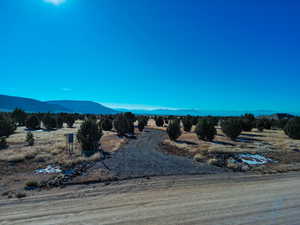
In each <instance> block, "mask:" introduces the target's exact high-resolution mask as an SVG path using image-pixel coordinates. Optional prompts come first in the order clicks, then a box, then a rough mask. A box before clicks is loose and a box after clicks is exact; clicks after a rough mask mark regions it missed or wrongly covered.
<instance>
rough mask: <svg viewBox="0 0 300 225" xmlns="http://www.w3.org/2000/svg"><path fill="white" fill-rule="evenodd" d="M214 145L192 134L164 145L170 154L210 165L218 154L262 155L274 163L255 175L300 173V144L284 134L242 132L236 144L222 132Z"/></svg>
mask: <svg viewBox="0 0 300 225" xmlns="http://www.w3.org/2000/svg"><path fill="white" fill-rule="evenodd" d="M217 132H218V134H217V135H216V137H215V139H214V141H212V142H206V141H202V140H199V139H198V137H197V136H196V134H195V133H193V132H183V134H182V135H181V137H179V139H178V140H177V141H176V142H174V141H170V140H169V139H168V138H166V139H165V140H164V141H163V145H164V147H165V148H166V150H167V152H169V153H170V154H175V155H183V156H190V157H194V159H195V160H199V161H203V162H209V160H210V159H211V158H214V156H215V155H218V154H225V155H226V154H228V155H229V154H236V153H251V154H256V153H258V154H262V155H264V156H266V157H269V158H271V159H273V160H274V162H277V163H272V164H268V165H263V166H256V167H255V168H253V170H254V171H257V172H263V173H276V172H287V171H298V170H300V140H293V139H290V138H289V137H287V136H286V135H285V134H284V132H283V131H282V130H264V131H263V132H259V131H257V130H256V129H254V130H253V131H252V132H243V133H242V134H241V135H240V136H239V137H238V139H237V140H236V141H232V140H230V139H228V138H227V137H226V136H225V135H224V134H223V133H222V130H221V129H220V128H218V129H217Z"/></svg>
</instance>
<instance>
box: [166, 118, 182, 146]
mask: <svg viewBox="0 0 300 225" xmlns="http://www.w3.org/2000/svg"><path fill="white" fill-rule="evenodd" d="M167 133H168V136H169V138H170V139H171V140H172V141H176V139H177V138H179V137H180V135H181V128H180V121H179V120H171V121H170V122H169V125H168V128H167Z"/></svg>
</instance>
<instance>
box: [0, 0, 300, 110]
mask: <svg viewBox="0 0 300 225" xmlns="http://www.w3.org/2000/svg"><path fill="white" fill-rule="evenodd" d="M299 11H300V3H298V2H297V1H287V0H281V1H279V0H273V1H266V0H260V1H258V0H253V1H244V0H239V1H238V0H231V1H225V0H222V1H221V0H209V1H204V0H203V1H199V0H173V1H167V0H88V1H87V0H13V1H11V0H0V74H1V85H0V94H8V95H16V96H23V97H31V98H36V99H39V100H56V99H74V100H92V101H97V102H103V103H109V105H114V106H122V107H126V106H127V107H134V108H139V107H140V108H147V107H148V108H149V107H150V108H155V107H164V108H194V109H203V110H262V109H265V110H275V111H289V112H300V104H299V98H300V92H299V84H300V66H299V65H300V63H299V62H300V26H299V25H300V13H299Z"/></svg>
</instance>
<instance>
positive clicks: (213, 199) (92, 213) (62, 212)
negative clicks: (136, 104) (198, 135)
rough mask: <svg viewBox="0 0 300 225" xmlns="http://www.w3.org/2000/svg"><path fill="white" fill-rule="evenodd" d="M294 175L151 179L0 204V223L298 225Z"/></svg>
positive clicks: (299, 182)
mask: <svg viewBox="0 0 300 225" xmlns="http://www.w3.org/2000/svg"><path fill="white" fill-rule="evenodd" d="M299 178H300V173H296V174H284V175H273V176H250V175H247V176H245V175H237V174H225V175H224V174H222V175H209V176H208V175H205V176H200V175H194V176H169V177H155V178H152V179H150V180H141V179H135V180H130V181H122V182H121V183H112V184H111V185H107V186H104V185H100V184H98V185H95V186H74V187H73V189H72V190H70V189H69V190H68V191H66V192H65V193H60V194H58V193H57V194H47V195H42V196H35V197H31V198H26V199H24V200H22V201H20V200H19V201H17V200H10V201H9V200H4V201H0V224H1V225H4V224H15V225H21V224H22V225H25V224H31V225H44V224H53V225H62V224H64V225H65V224H70V225H71V224H72V225H79V224H84V225H88V224H128V225H134V224H138V225H151V224H164V225H168V224H170V225H171V224H172V225H174V224H175V225H183V224H201V225H207V224H212V225H225V224H226V225H235V224H249V225H250V224H251V225H253V224H257V225H276V224H278V225H279V224H280V225H283V224H284V225H293V224H295V225H298V224H299V221H300V214H299V210H300V197H299V196H300V179H299Z"/></svg>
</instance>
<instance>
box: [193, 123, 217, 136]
mask: <svg viewBox="0 0 300 225" xmlns="http://www.w3.org/2000/svg"><path fill="white" fill-rule="evenodd" d="M195 132H196V134H197V136H198V138H199V139H200V140H206V141H212V140H213V139H214V137H215V135H216V134H217V130H216V128H215V126H214V124H213V123H212V122H210V121H209V120H207V119H202V120H199V122H198V123H197V125H196V128H195Z"/></svg>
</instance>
